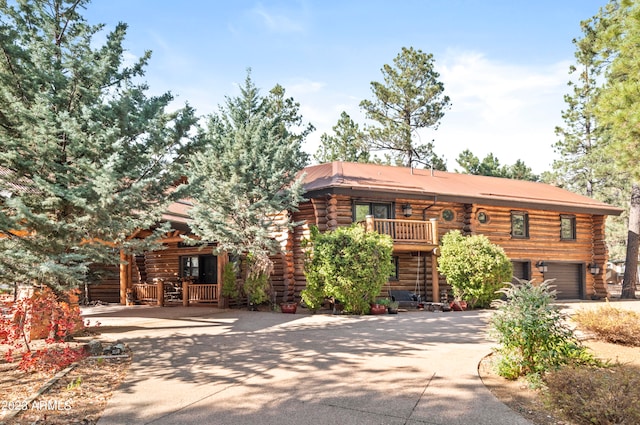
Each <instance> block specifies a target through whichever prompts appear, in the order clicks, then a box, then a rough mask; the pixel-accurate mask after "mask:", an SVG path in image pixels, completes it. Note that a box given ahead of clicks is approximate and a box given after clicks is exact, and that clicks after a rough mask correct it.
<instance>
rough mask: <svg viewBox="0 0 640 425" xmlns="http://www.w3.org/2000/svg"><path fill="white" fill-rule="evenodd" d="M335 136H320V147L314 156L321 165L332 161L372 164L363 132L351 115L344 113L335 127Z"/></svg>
mask: <svg viewBox="0 0 640 425" xmlns="http://www.w3.org/2000/svg"><path fill="white" fill-rule="evenodd" d="M333 132H334V134H335V136H330V135H328V134H327V133H324V134H323V135H322V136H320V147H319V148H318V150H317V151H316V154H315V155H314V159H315V160H316V161H318V162H319V163H324V162H331V161H349V162H370V159H369V148H368V146H367V145H366V143H365V141H364V137H363V134H362V132H361V131H360V127H359V126H358V124H357V123H355V122H354V121H353V120H352V119H351V117H350V116H349V114H347V113H346V112H344V111H343V112H342V113H341V114H340V119H339V120H338V123H337V124H336V125H335V126H333Z"/></svg>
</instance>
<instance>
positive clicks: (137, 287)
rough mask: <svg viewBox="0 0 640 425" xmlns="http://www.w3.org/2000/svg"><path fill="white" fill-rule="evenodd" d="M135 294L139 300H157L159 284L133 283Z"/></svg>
mask: <svg viewBox="0 0 640 425" xmlns="http://www.w3.org/2000/svg"><path fill="white" fill-rule="evenodd" d="M133 296H134V298H135V299H136V300H138V301H157V300H158V285H156V284H155V283H151V284H150V283H135V284H133Z"/></svg>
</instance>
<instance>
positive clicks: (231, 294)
mask: <svg viewBox="0 0 640 425" xmlns="http://www.w3.org/2000/svg"><path fill="white" fill-rule="evenodd" d="M236 269H237V265H236V263H235V262H232V261H229V262H228V263H227V264H225V265H224V269H223V270H222V296H224V297H227V298H230V299H234V300H237V299H238V298H239V297H240V288H239V287H238V282H237V278H236V276H237V271H236Z"/></svg>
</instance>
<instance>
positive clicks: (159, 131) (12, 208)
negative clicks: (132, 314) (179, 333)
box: [0, 0, 195, 290]
mask: <svg viewBox="0 0 640 425" xmlns="http://www.w3.org/2000/svg"><path fill="white" fill-rule="evenodd" d="M12 3H13V2H12ZM87 3H88V0H19V1H17V2H15V4H14V5H8V4H7V2H6V1H0V49H1V51H2V55H0V145H1V148H0V165H1V169H0V250H1V251H2V254H1V255H0V279H1V280H2V281H3V282H5V283H6V282H10V283H15V282H30V283H37V284H40V285H48V286H50V287H52V288H54V289H56V290H60V289H65V288H72V287H75V286H77V285H79V284H81V283H83V282H85V281H86V279H87V272H88V270H89V265H90V264H91V263H94V262H99V263H108V264H117V263H118V261H119V255H118V249H122V250H125V251H127V252H135V251H137V250H139V249H141V248H142V245H143V244H144V243H143V242H142V241H140V240H136V239H135V238H132V236H133V235H134V234H135V232H136V231H137V230H139V229H147V228H150V227H152V226H154V225H155V224H156V223H157V222H158V220H159V219H160V217H161V212H162V211H163V209H164V208H165V206H166V204H167V203H168V202H169V201H170V198H171V196H169V195H167V191H168V190H169V189H170V188H171V187H172V185H173V183H174V182H176V181H177V180H178V179H179V177H180V176H181V175H182V174H183V171H184V170H183V164H184V163H185V161H186V158H187V156H188V154H190V151H191V149H192V148H193V147H194V143H193V142H192V141H191V140H189V139H188V138H187V134H188V131H189V129H190V127H191V126H192V125H193V124H194V123H195V116H194V113H193V110H192V109H191V108H190V107H188V106H187V107H185V108H182V109H179V110H177V111H176V112H172V113H167V112H165V108H166V107H167V105H168V104H169V102H171V101H172V99H173V98H172V96H171V94H169V93H167V94H164V95H161V96H158V97H147V96H146V95H145V92H146V91H147V86H146V85H145V84H144V83H143V82H137V83H136V81H138V80H139V79H140V77H142V76H143V73H144V68H145V66H146V65H147V62H148V60H149V58H150V52H146V53H145V54H144V56H143V57H141V58H140V59H139V60H138V61H137V62H136V63H134V64H133V65H131V66H125V64H124V56H123V52H124V48H123V41H124V38H125V34H126V29H127V26H126V25H125V24H122V23H121V24H119V25H117V26H116V28H115V29H114V30H113V31H111V32H109V33H108V34H107V35H106V42H105V43H104V45H102V46H97V47H96V42H95V39H96V38H97V37H96V35H98V34H99V33H101V32H103V30H104V27H103V26H102V25H90V24H88V23H87V22H86V20H85V19H84V18H83V17H82V15H81V13H80V12H81V10H82V9H83V8H85V6H86V5H87ZM100 35H101V34H100ZM180 195H181V188H178V190H176V191H174V192H173V195H172V196H180ZM152 239H154V238H151V239H149V240H152Z"/></svg>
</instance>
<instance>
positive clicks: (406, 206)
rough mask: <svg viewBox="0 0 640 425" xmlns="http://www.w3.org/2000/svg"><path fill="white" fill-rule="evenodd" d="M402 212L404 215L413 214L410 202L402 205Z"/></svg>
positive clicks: (409, 215)
mask: <svg viewBox="0 0 640 425" xmlns="http://www.w3.org/2000/svg"><path fill="white" fill-rule="evenodd" d="M402 214H404V216H405V217H411V214H413V208H411V204H404V205H403V206H402Z"/></svg>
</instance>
